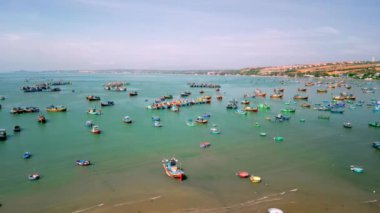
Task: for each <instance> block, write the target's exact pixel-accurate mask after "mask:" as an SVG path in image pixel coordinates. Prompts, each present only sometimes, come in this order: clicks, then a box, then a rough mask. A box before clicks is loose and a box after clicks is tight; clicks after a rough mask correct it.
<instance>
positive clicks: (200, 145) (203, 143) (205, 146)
mask: <svg viewBox="0 0 380 213" xmlns="http://www.w3.org/2000/svg"><path fill="white" fill-rule="evenodd" d="M210 146H211V143H210V142H202V143H201V144H199V147H200V148H202V149H205V148H208V147H210Z"/></svg>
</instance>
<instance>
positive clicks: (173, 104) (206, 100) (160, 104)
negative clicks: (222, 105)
mask: <svg viewBox="0 0 380 213" xmlns="http://www.w3.org/2000/svg"><path fill="white" fill-rule="evenodd" d="M210 103H211V96H203V97H200V98H196V99H193V100H188V99H181V100H173V101H165V100H164V101H162V100H155V101H154V103H153V104H151V105H149V106H148V107H147V108H148V109H153V110H159V109H171V108H174V109H177V108H178V107H186V106H192V105H197V104H210Z"/></svg>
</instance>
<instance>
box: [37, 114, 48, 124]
mask: <svg viewBox="0 0 380 213" xmlns="http://www.w3.org/2000/svg"><path fill="white" fill-rule="evenodd" d="M37 121H38V122H39V123H46V118H45V116H43V115H39V116H38V117H37Z"/></svg>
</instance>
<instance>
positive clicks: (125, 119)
mask: <svg viewBox="0 0 380 213" xmlns="http://www.w3.org/2000/svg"><path fill="white" fill-rule="evenodd" d="M123 122H124V123H126V124H131V123H132V119H131V117H129V116H124V118H123Z"/></svg>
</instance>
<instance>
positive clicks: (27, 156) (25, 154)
mask: <svg viewBox="0 0 380 213" xmlns="http://www.w3.org/2000/svg"><path fill="white" fill-rule="evenodd" d="M31 156H32V155H31V154H30V153H29V152H25V153H24V154H23V155H22V157H23V158H24V159H28V158H30V157H31Z"/></svg>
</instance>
